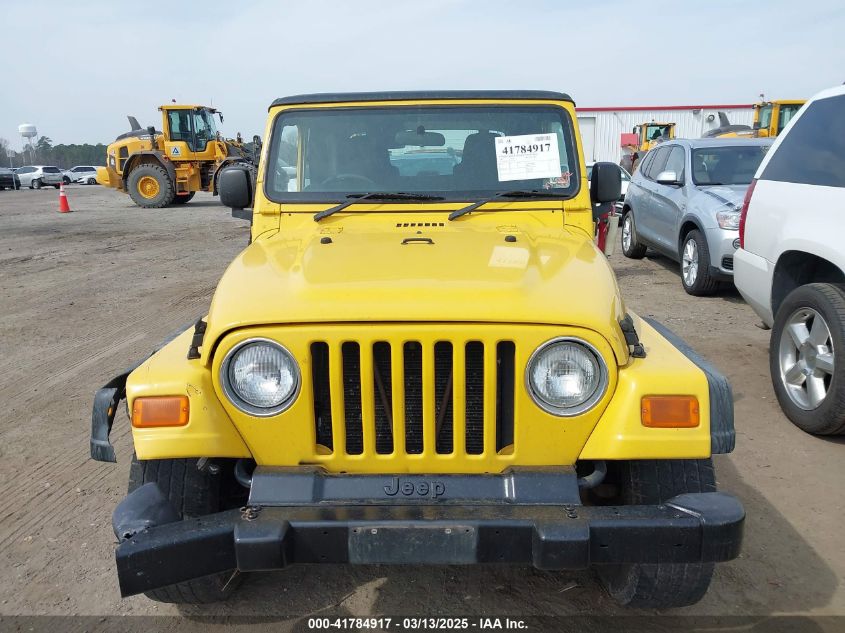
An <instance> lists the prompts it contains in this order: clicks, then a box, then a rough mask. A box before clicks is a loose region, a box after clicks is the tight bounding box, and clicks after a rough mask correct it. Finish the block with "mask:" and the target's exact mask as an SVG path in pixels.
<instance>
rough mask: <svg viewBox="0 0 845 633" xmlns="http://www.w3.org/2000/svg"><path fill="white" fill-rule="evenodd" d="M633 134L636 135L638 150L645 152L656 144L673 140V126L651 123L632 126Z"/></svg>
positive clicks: (670, 124)
mask: <svg viewBox="0 0 845 633" xmlns="http://www.w3.org/2000/svg"><path fill="white" fill-rule="evenodd" d="M633 133H634V134H636V135H637V140H638V142H639V150H640V151H641V152H647V151H648V150H650V149H651V148H652V147H654V146H655V145H657V144H658V143H662V142H663V141H668V140H671V139H673V138H675V124H674V123H656V122H654V121H651V122H650V123H643V124H641V125H636V126H634V129H633Z"/></svg>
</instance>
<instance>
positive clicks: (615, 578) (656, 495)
mask: <svg viewBox="0 0 845 633" xmlns="http://www.w3.org/2000/svg"><path fill="white" fill-rule="evenodd" d="M621 467H622V468H621V476H620V485H621V493H622V499H623V501H624V503H625V504H630V505H656V504H660V503H664V502H666V501H668V500H669V499H671V498H672V497H674V496H676V495H679V494H683V493H685V492H715V490H716V479H715V474H714V472H713V462H712V460H710V459H680V460H637V461H629V462H623V463H622V464H621ZM597 568H598V573H599V577H600V578H601V579H602V582H603V583H604V586H605V588H606V589H607V591H608V593H609V594H610V595H611V597H613V598H614V599H615V600H616V601H617V602H619V603H620V604H622V605H624V606H629V607H637V608H646V609H672V608H676V607H685V606H689V605H691V604H695V603H696V602H698V601H699V600H701V598H702V597H703V596H704V594H705V593H707V588H708V587H709V586H710V580H711V579H712V577H713V568H714V564H713V563H653V564H643V563H635V564H625V565H598V566H597Z"/></svg>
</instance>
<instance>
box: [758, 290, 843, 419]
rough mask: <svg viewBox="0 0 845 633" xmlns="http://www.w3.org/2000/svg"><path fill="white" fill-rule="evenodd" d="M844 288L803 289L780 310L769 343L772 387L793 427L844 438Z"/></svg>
mask: <svg viewBox="0 0 845 633" xmlns="http://www.w3.org/2000/svg"><path fill="white" fill-rule="evenodd" d="M842 350H845V285H840V284H807V285H804V286H800V287H798V288H796V289H795V290H793V291H792V292H790V293H789V294H788V295H787V296H786V299H784V301H783V303H782V304H781V305H780V307H779V308H778V311H777V315H776V316H775V322H774V326H773V327H772V338H771V340H770V342H769V368H770V371H771V375H772V386H773V387H774V389H775V395H777V398H778V402H779V403H780V406H781V409H783V412H784V413H785V414H786V417H788V418H789V419H790V420H791V421H792V423H793V424H795V426H797V427H798V428H800V429H802V430H804V431H806V432H807V433H813V434H815V435H841V434H843V433H845V357H842V358H839V359H838V362H836V359H835V356H836V353H837V352H838V353H839V356H842Z"/></svg>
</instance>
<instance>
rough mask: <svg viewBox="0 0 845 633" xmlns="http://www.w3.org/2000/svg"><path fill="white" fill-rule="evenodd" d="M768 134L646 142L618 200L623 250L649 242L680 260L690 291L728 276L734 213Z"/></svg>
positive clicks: (638, 254) (735, 233) (735, 239)
mask: <svg viewBox="0 0 845 633" xmlns="http://www.w3.org/2000/svg"><path fill="white" fill-rule="evenodd" d="M772 143H774V139H736V138H725V139H697V140H673V141H669V142H666V143H662V144H661V145H659V146H658V147H656V148H654V149H652V150H651V151H650V152H649V153H648V154H647V155H646V157H645V158H644V159H643V160H642V163H641V164H640V167H639V169H637V171H636V172H635V173H634V176H633V177H632V179H631V184H630V185H629V186H628V192H627V194H626V195H625V202H624V204H623V206H622V252H623V253H624V254H625V256H626V257H630V258H632V259H640V258H642V257H643V256H645V254H646V249H647V248H653V249H654V250H656V251H658V252H660V253H661V254H663V255H666V256H667V257H670V258H672V259H674V260H675V261H677V262H680V264H681V284H682V285H683V287H684V290H686V291H687V292H688V293H689V294H691V295H699V296H701V295H709V294H713V293H714V292H715V291H716V289H717V288H718V286H719V282H720V281H731V280H732V279H733V257H734V251H736V249H737V248H738V247H739V216H740V210H741V209H742V201H743V198H744V196H745V191H746V190H747V189H748V185H749V184H750V183H751V180H752V178H754V172H756V171H757V167H759V165H760V162H761V161H762V160H763V157H764V156H765V154H766V151H767V150H768V149H769V147H771V145H772Z"/></svg>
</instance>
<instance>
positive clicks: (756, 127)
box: [751, 121, 760, 130]
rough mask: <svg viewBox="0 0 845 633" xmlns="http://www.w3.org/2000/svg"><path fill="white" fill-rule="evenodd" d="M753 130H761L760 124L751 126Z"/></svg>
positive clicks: (757, 122)
mask: <svg viewBox="0 0 845 633" xmlns="http://www.w3.org/2000/svg"><path fill="white" fill-rule="evenodd" d="M751 129H752V130H759V129H760V122H759V121H754V124H753V125H752V126H751Z"/></svg>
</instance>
